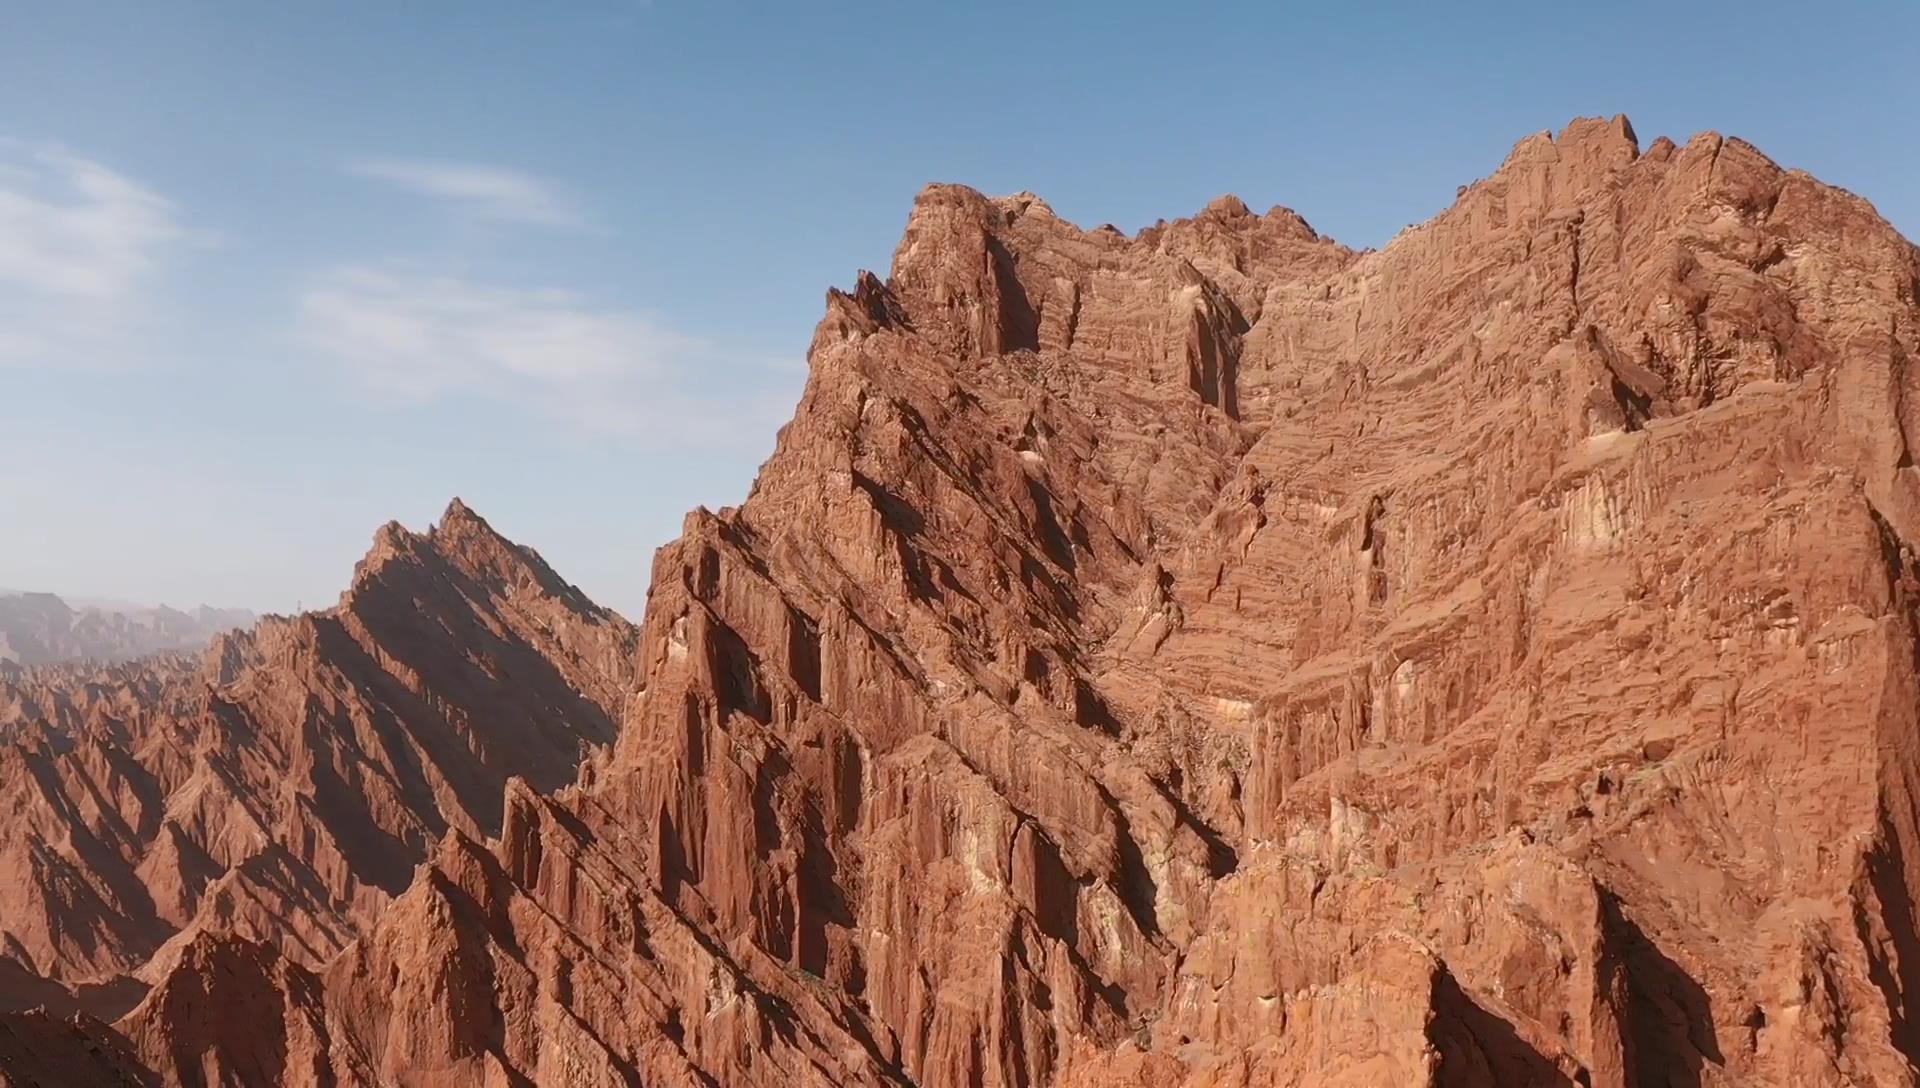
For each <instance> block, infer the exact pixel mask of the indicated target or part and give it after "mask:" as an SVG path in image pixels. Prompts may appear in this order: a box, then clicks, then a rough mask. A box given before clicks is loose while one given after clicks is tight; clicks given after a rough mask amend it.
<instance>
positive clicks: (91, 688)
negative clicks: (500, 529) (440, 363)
mask: <svg viewBox="0 0 1920 1088" xmlns="http://www.w3.org/2000/svg"><path fill="white" fill-rule="evenodd" d="M634 638H635V632H634V631H633V630H632V628H630V627H629V626H628V625H627V624H625V623H624V622H623V621H622V620H620V619H619V618H618V617H616V616H614V615H613V614H611V613H608V612H606V611H604V610H601V609H598V608H595V607H594V606H592V605H591V604H590V603H588V602H587V601H586V600H585V598H583V597H582V596H581V595H580V593H579V592H578V591H577V590H575V589H573V588H572V587H571V586H568V585H566V584H565V583H564V582H562V581H560V579H559V578H558V577H557V576H556V575H554V573H553V572H552V570H550V569H549V568H548V567H547V566H546V564H545V563H543V562H541V561H540V559H539V558H538V557H537V556H535V555H534V554H533V553H531V552H529V551H527V550H525V549H523V548H520V547H518V546H517V545H514V544H512V543H510V542H508V541H506V540H505V539H503V538H501V537H500V536H499V535H498V534H496V533H494V532H493V530H492V529H491V528H489V527H488V526H487V524H486V522H484V521H483V520H481V519H480V518H479V517H478V516H477V515H475V514H474V513H473V512H472V511H470V510H468V509H467V508H466V507H465V506H464V505H462V504H460V503H459V502H458V501H457V500H456V501H455V502H454V504H453V505H452V506H450V507H449V508H448V510H447V513H446V516H445V517H444V518H443V519H442V520H441V522H440V524H439V526H437V527H436V528H435V529H433V530H432V531H431V532H429V533H426V534H424V535H419V534H414V533H410V532H408V531H406V530H405V529H402V528H400V527H399V526H398V525H389V526H387V527H386V528H384V529H382V530H381V532H380V533H379V535H378V537H377V539H376V540H375V543H374V547H373V550H372V551H371V552H370V553H369V554H368V556H367V558H366V559H365V560H364V561H363V562H362V563H361V564H360V565H359V568H358V569H357V571H356V573H355V577H354V581H353V586H352V588H351V589H350V590H348V592H347V593H345V594H344V595H343V596H342V597H341V599H340V602H339V604H338V605H337V606H336V607H334V608H332V609H330V610H328V611H325V612H318V613H310V614H307V615H303V616H298V617H293V618H282V617H270V618H268V619H266V620H263V621H261V622H260V623H259V624H258V625H257V626H256V627H254V628H253V629H252V630H251V631H248V632H244V633H241V632H236V633H234V634H230V635H226V636H222V637H221V638H220V639H219V640H217V641H216V642H215V644H214V645H213V646H212V647H211V648H209V649H208V651H207V652H206V654H205V656H204V659H203V660H201V661H199V662H194V661H191V660H188V659H185V658H168V659H159V660H154V661H149V662H143V663H137V664H129V665H120V666H113V667H109V668H105V669H94V668H90V667H68V668H38V669H29V670H25V671H23V672H21V673H19V674H17V675H16V676H13V677H12V678H9V679H0V740H3V741H4V747H0V798H4V804H5V808H6V811H7V812H8V813H9V814H10V816H11V820H10V822H9V831H8V834H7V835H6V836H5V837H4V838H3V839H0V854H4V864H5V866H6V871H7V872H9V873H11V874H16V878H15V879H11V880H9V881H8V882H7V883H6V886H5V889H4V891H0V897H3V898H4V904H3V906H0V949H3V951H0V960H3V961H4V962H0V1001H4V1002H5V1003H6V1006H7V1007H12V1008H25V1007H27V1006H30V1005H34V1004H39V1003H47V1004H50V1005H51V1006H53V1007H54V1008H55V1009H56V1010H63V1009H67V1008H71V1007H75V1006H79V1007H84V1008H87V1009H89V1010H91V1011H93V1012H95V1013H98V1014H102V1015H109V1016H114V1015H119V1013H121V1012H123V1011H125V1010H126V1008H127V1007H128V1006H129V1005H130V1004H132V1003H133V1002H134V1001H136V1000H138V999H139V998H140V996H141V994H142V993H143V992H144V990H145V988H146V986H147V985H148V984H150V983H153V982H158V981H161V980H162V978H163V977H171V976H172V975H174V974H177V973H178V972H179V971H180V970H183V969H185V966H190V965H191V964H193V963H197V962H201V961H199V960H197V959H194V958H193V957H191V956H189V957H187V958H185V959H182V958H181V957H182V956H183V955H184V951H183V950H184V949H191V948H194V947H198V945H197V944H196V942H199V941H201V940H202V939H203V938H204V937H205V936H206V935H207V934H212V933H218V934H222V935H227V934H232V935H238V936H243V937H247V938H252V939H254V940H259V941H265V942H267V943H268V944H269V945H271V946H272V947H273V949H275V950H277V954H278V955H280V956H284V957H285V958H286V959H287V960H289V961H290V962H292V963H295V964H300V965H304V966H305V967H307V968H310V969H315V970H317V969H319V968H320V967H322V966H323V965H325V964H326V963H327V962H328V961H329V960H330V959H332V957H333V956H334V954H335V953H336V952H338V951H339V950H340V948H341V947H342V946H343V945H344V944H345V943H346V942H347V941H349V940H350V939H351V938H352V937H353V936H354V935H355V934H357V933H358V932H359V931H360V930H361V928H362V927H363V926H364V925H366V924H367V923H369V922H371V921H372V919H373V918H374V917H376V916H377V915H378V914H379V913H380V912H381V911H382V910H383V909H384V907H385V905H386V903H387V902H388V900H389V899H391V897H393V896H394V895H397V894H399V893H400V892H401V891H403V890H405V888H406V886H407V885H408V883H409V882H410V881H411V880H412V876H413V870H414V867H415V866H416V865H417V864H418V863H419V862H420V861H422V860H423V859H424V858H425V857H426V855H427V853H428V851H429V849H430V848H431V846H432V844H433V843H434V841H436V840H437V839H438V838H439V837H440V836H442V835H443V834H445V833H446V831H447V830H448V829H449V828H459V829H461V830H463V831H465V832H467V833H469V834H476V835H484V834H497V833H498V832H499V830H500V827H501V815H502V809H501V798H502V791H503V789H504V787H505V785H506V782H507V779H508V778H509V776H511V775H522V776H525V777H526V778H527V779H529V780H530V781H534V782H537V783H539V784H540V785H541V786H542V787H543V788H547V789H552V788H556V787H558V786H560V785H562V784H564V783H566V782H570V781H572V779H573V777H574V773H575V768H576V767H577V766H578V764H579V762H580V760H581V759H582V758H583V757H584V756H585V755H586V753H587V752H588V751H589V750H590V749H592V748H594V747H596V746H599V745H603V744H605V743H607V742H609V741H610V740H611V739H612V736H613V732H614V728H615V720H616V718H617V717H618V715H619V713H620V707H621V705H622V702H623V700H624V697H625V696H624V690H625V685H624V682H623V681H622V679H621V677H622V676H624V675H625V674H626V670H627V666H626V664H625V662H626V660H627V659H628V658H629V657H630V656H631V653H632V647H633V643H634Z"/></svg>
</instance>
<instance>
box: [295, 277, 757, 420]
mask: <svg viewBox="0 0 1920 1088" xmlns="http://www.w3.org/2000/svg"><path fill="white" fill-rule="evenodd" d="M299 305H300V328H301V330H302V334H303V336H304V338H305V340H306V341H307V343H308V344H309V345H311V346H312V347H313V348H314V349H315V350H317V351H318V352H319V353H320V354H321V355H322V356H324V357H326V358H328V359H330V360H331V361H333V362H334V363H335V364H337V365H340V366H342V367H344V368H345V369H346V370H347V371H348V372H349V373H351V374H353V375H354V376H355V377H356V378H357V379H358V380H359V381H361V382H362V383H364V384H365V385H366V386H368V387H369V388H370V389H373V390H375V391H377V392H380V393H383V394H387V395H391V396H400V397H406V398H410V399H429V398H434V397H437V396H441V395H446V394H468V395H478V396H484V397H489V398H492V399H496V400H500V401H503V402H506V403H510V404H516V405H526V406H529V407H533V408H535V409H537V410H539V411H542V412H544V413H546V414H547V415H549V416H551V417H554V418H556V419H558V420H560V421H561V422H564V423H566V424H569V425H572V426H578V427H583V428H586V429H588V430H590V431H593V432H595V433H598V434H601V435H610V436H618V437H654V438H667V439H670V440H675V441H679V440H696V441H713V440H722V441H724V440H727V438H728V437H729V436H728V433H727V432H728V430H729V427H728V425H729V424H730V423H732V422H734V421H735V420H736V419H737V418H738V416H739V414H740V413H741V412H743V411H744V412H746V413H748V414H749V415H751V414H754V413H758V412H763V411H764V412H766V413H767V414H768V419H769V420H771V419H773V418H774V417H773V416H772V415H771V412H772V411H773V410H774V409H773V406H772V405H764V406H763V405H760V404H758V403H757V402H755V403H753V404H749V405H744V406H743V405H738V404H736V405H732V406H728V405H725V404H721V403H719V402H717V401H713V400H710V399H708V398H707V397H705V396H704V395H703V394H701V393H700V392H698V391H697V390H695V388H694V385H695V384H696V383H695V382H694V379H696V378H697V377H699V376H700V372H701V370H702V369H703V368H706V367H710V366H715V365H724V363H725V361H724V360H722V359H721V358H720V353H719V352H718V351H717V350H716V349H715V348H714V346H713V345H711V344H709V343H707V342H705V341H703V340H701V339H699V338H697V337H691V336H687V335H684V334H682V333H680V332H677V331H675V330H674V329H672V328H670V327H668V326H667V325H665V324H663V323H662V322H660V321H659V320H657V319H655V318H652V317H649V316H647V315H644V314H640V313H636V312H632V311H628V310H622V309H617V308H612V307H605V306H599V305H596V304H594V303H592V302H591V301H589V300H587V299H585V298H582V297H581V296H579V295H577V294H575V293H573V292H570V291H564V290H558V289H529V288H520V287H505V286H498V285H493V284H485V283H478V282H474V281H471V280H467V279H461V278H457V277H450V276H437V275H421V274H415V273H409V272H401V271H394V270H391V269H386V268H378V267H370V266H353V267H346V268H340V269H336V270H334V271H333V272H331V273H329V274H327V275H326V276H324V277H322V278H321V279H320V281H319V282H317V283H315V284H314V285H313V286H311V287H310V288H309V289H308V290H307V291H306V292H304V294H303V295H302V296H301V298H300V304H299Z"/></svg>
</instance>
